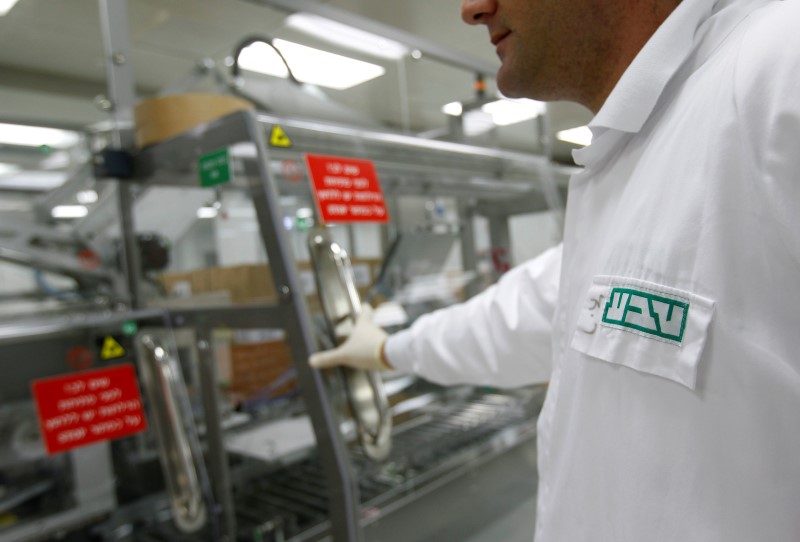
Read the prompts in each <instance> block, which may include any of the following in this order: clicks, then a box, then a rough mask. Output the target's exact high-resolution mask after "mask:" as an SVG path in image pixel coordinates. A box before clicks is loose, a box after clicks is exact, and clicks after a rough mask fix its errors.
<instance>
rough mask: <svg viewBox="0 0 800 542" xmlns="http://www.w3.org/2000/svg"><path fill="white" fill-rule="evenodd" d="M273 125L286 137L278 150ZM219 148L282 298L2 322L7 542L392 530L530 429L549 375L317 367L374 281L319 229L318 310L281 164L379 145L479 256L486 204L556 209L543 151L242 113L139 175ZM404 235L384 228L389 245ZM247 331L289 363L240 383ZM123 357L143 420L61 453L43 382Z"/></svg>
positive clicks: (515, 445) (332, 535)
mask: <svg viewBox="0 0 800 542" xmlns="http://www.w3.org/2000/svg"><path fill="white" fill-rule="evenodd" d="M275 126H279V127H280V128H281V130H282V131H283V132H285V133H286V134H287V135H288V137H290V138H291V141H292V146H291V147H274V146H272V147H271V146H270V145H269V144H268V141H269V140H268V135H269V134H270V133H272V131H273V129H274V127H275ZM220 150H225V151H226V152H225V153H224V154H225V156H226V157H227V158H226V167H227V168H228V169H229V171H230V181H229V182H228V183H226V184H224V185H220V186H217V187H215V188H214V189H210V190H212V191H213V190H216V191H222V192H236V193H239V194H243V195H244V196H245V197H246V198H247V199H249V200H250V201H252V206H253V210H254V213H253V216H254V219H253V222H254V224H256V225H257V228H258V232H259V236H260V240H261V242H262V244H263V248H264V251H265V253H266V255H267V257H268V260H269V271H268V272H269V273H270V274H271V282H272V284H273V286H274V296H273V298H272V299H271V300H269V301H266V302H260V303H255V304H246V305H231V304H208V303H205V304H203V305H198V304H197V303H198V302H194V303H192V304H189V305H187V304H185V303H184V304H182V305H178V304H174V303H173V304H171V303H169V302H165V303H163V304H162V305H163V306H162V307H160V308H137V309H130V308H127V307H121V308H119V309H116V308H115V309H113V310H112V309H102V310H100V311H97V310H95V311H90V312H81V313H77V312H76V313H71V314H67V315H64V314H59V315H53V316H45V315H43V316H40V317H38V318H35V319H32V320H30V321H25V322H21V321H7V322H6V323H5V324H1V325H0V363H3V364H4V365H5V366H6V367H8V369H7V370H6V371H4V375H5V376H4V378H3V380H2V381H0V434H2V435H4V437H3V438H2V439H0V442H2V443H3V444H1V445H0V542H7V541H8V542H10V541H12V540H13V541H16V540H55V539H59V540H89V541H93V540H97V541H103V542H106V541H138V540H143V541H155V540H171V541H181V540H193V541H194V540H209V541H211V540H214V541H216V540H220V541H221V540H227V541H234V540H242V541H244V540H260V541H275V542H277V541H280V540H293V541H298V542H299V541H304V540H324V539H328V540H331V539H332V540H336V541H351V540H352V541H356V540H366V539H369V540H382V539H387V538H386V537H385V535H386V533H381V525H388V524H389V523H390V518H392V517H398V515H402V514H403V510H409V509H411V508H412V507H413V506H414V503H418V502H420V501H422V500H424V499H426V498H430V497H429V495H432V494H434V493H435V492H437V491H439V490H440V489H441V488H443V487H445V486H447V485H448V484H451V483H454V481H457V480H459V479H461V478H463V477H464V476H465V475H467V474H468V475H469V476H480V472H481V471H482V469H484V468H485V467H486V466H487V465H490V464H491V463H492V462H493V461H494V460H497V458H500V457H503V456H504V455H505V454H511V453H512V452H514V450H518V449H519V448H520V447H521V446H523V445H527V444H530V443H531V442H532V440H533V437H534V436H535V418H536V415H537V412H538V408H539V406H540V404H541V400H542V397H543V393H544V390H543V389H541V388H530V389H523V390H517V391H515V392H500V391H498V390H491V389H476V388H470V387H459V388H452V389H445V388H441V387H438V386H435V385H432V384H430V383H427V382H424V381H422V380H419V379H416V378H413V377H409V376H404V375H397V374H392V373H387V374H366V373H357V372H350V373H348V372H333V373H331V374H327V373H325V374H323V373H320V372H318V371H315V370H312V369H311V368H310V367H309V366H308V364H307V362H306V360H307V359H308V355H309V354H310V353H311V352H313V351H316V350H318V349H320V348H327V347H331V346H333V345H334V344H336V343H337V342H340V341H341V340H342V339H343V338H344V337H346V335H347V333H348V332H349V326H351V325H352V322H353V318H354V317H355V316H356V315H357V314H358V311H359V309H360V295H359V294H358V292H356V289H355V286H354V283H353V275H352V269H351V266H350V264H349V258H348V256H347V254H346V252H345V251H344V250H343V248H342V246H341V245H340V244H338V243H336V242H335V241H334V240H333V239H332V238H331V236H329V235H328V233H329V232H326V231H325V230H312V232H311V234H310V237H309V242H308V245H307V247H306V246H302V245H301V248H302V250H309V254H308V256H309V257H310V260H311V264H312V269H313V272H314V280H315V281H316V290H317V292H318V296H319V298H318V300H319V308H318V309H315V308H314V306H313V304H312V303H310V302H309V299H308V298H307V296H306V295H305V293H304V288H303V283H302V281H301V273H300V269H299V264H298V261H299V260H301V259H303V258H301V257H300V256H301V255H298V254H296V251H297V250H298V246H297V245H296V244H295V245H294V246H293V244H292V242H291V239H290V238H289V235H290V233H289V232H287V230H286V228H285V226H284V219H285V214H284V211H283V209H282V207H281V203H280V202H281V198H282V197H285V196H292V197H293V198H295V199H297V200H300V201H305V202H308V204H309V206H311V203H312V201H313V196H312V194H311V193H310V191H309V188H308V184H307V183H305V182H302V181H304V180H305V178H306V173H305V169H304V168H302V167H301V168H299V169H298V168H296V167H293V168H287V167H286V164H287V163H292V164H302V163H303V154H304V153H306V152H313V153H318V154H329V155H330V154H335V155H341V156H357V157H360V158H365V159H369V160H371V161H373V163H374V164H375V166H376V168H377V170H378V174H379V175H380V179H381V184H382V187H383V190H384V191H385V192H386V193H387V194H391V196H392V197H391V199H390V201H396V199H397V198H399V197H402V196H405V195H425V196H439V197H448V198H453V199H454V200H456V201H458V208H459V211H460V214H461V217H462V220H461V222H460V228H459V229H458V230H457V231H453V232H449V233H448V235H447V237H449V239H448V240H447V243H449V244H452V243H454V242H458V243H460V246H461V254H462V265H463V268H464V269H474V267H475V262H476V258H477V256H476V254H475V251H474V242H473V237H474V231H473V227H474V225H473V221H472V220H471V217H472V216H473V215H474V214H481V213H484V214H491V215H492V217H494V218H497V217H505V218H506V219H507V218H508V217H509V216H511V215H513V214H515V213H518V212H530V211H535V210H542V209H546V208H548V201H549V200H550V199H551V197H550V196H548V191H552V190H555V189H556V188H555V185H554V184H553V175H552V171H550V169H549V164H548V163H547V162H546V161H545V160H543V159H541V158H540V157H536V156H529V155H525V154H521V153H511V152H504V151H499V150H495V149H486V148H482V147H473V146H468V145H460V144H455V143H444V142H436V141H430V140H424V139H421V138H416V137H412V136H408V135H403V134H397V133H393V132H382V131H376V130H366V129H361V128H353V127H348V126H340V125H332V124H326V123H316V122H310V121H306V120H297V119H289V118H280V117H275V116H269V115H264V114H257V113H253V112H249V111H246V112H237V113H234V114H232V115H229V116H227V117H224V118H221V119H219V120H216V121H213V122H210V123H207V124H205V125H202V126H199V127H197V128H195V129H193V130H191V131H190V132H189V133H186V134H184V135H182V136H179V137H177V138H175V139H172V140H169V141H166V142H164V143H160V144H158V145H154V146H152V147H149V148H147V149H145V150H143V151H142V152H141V153H140V155H139V156H138V157H137V158H136V168H135V169H136V171H137V172H138V173H137V177H136V178H135V179H133V180H131V181H129V182H133V183H136V184H137V186H138V190H139V191H140V193H146V192H147V191H148V190H159V189H160V188H163V187H171V188H179V189H180V188H185V189H187V190H188V189H190V188H191V189H194V190H196V189H197V186H198V175H199V172H198V169H199V167H200V165H199V162H198V157H202V156H206V155H209V154H210V153H215V152H219V151H220ZM391 207H392V205H391V204H390V212H392V208H391ZM505 223H506V224H505V226H503V221H502V220H493V221H492V222H491V224H492V227H493V228H494V229H495V230H496V231H495V232H494V234H495V235H494V237H496V238H498V239H502V238H505V239H506V240H507V239H508V231H507V220H506V221H505ZM395 229H396V226H393V225H390V226H387V227H384V228H383V230H382V235H383V236H384V241H385V243H384V246H386V247H388V246H389V245H390V244H391V243H390V241H391V239H392V238H394V237H396V236H397V231H394V230H395ZM504 229H505V231H503V230H504ZM129 233H132V235H129V237H130V238H131V239H135V232H129ZM295 234H296V232H291V235H295ZM439 240H441V238H437V239H436V242H438V241H439ZM420 242H422V241H420ZM420 246H422V245H420ZM434 250H440V249H434ZM399 252H403V254H404V255H403V258H406V259H408V258H414V257H415V256H416V257H419V258H424V254H425V250H422V249H420V250H419V251H415V250H409V249H402V250H399ZM399 252H398V253H399ZM302 256H305V255H302ZM396 257H397V256H395V258H396ZM387 273H388V271H387ZM470 287H471V284H469V283H467V284H466V288H465V289H466V290H467V291H468V290H469V289H470ZM385 293H386V292H385V291H384V292H383V294H382V295H385ZM236 334H242V335H245V334H255V335H257V336H261V337H264V336H269V337H276V338H278V340H277V341H274V342H278V343H281V344H283V345H284V346H282V347H280V348H282V349H283V350H280V351H278V350H268V349H265V350H264V351H263V352H261V351H259V352H258V356H256V357H255V358H254V361H253V362H252V366H253V367H254V370H258V371H262V370H267V369H270V367H273V366H274V367H278V366H281V363H285V360H286V359H288V360H289V363H288V364H286V366H285V367H281V369H280V371H277V370H276V372H275V373H274V374H270V376H269V378H268V382H267V383H265V384H264V385H262V386H261V387H260V388H258V390H257V391H256V392H253V393H250V394H249V395H247V396H245V397H242V396H238V397H237V396H236V395H235V394H233V393H231V392H230V390H229V389H227V388H226V382H225V376H224V375H223V374H222V373H223V372H224V371H225V370H226V369H225V367H226V361H225V352H227V351H228V350H229V348H228V347H227V346H226V345H227V344H229V343H230V338H231V336H235V335H236ZM108 337H111V338H112V339H113V341H114V343H113V344H116V345H117V346H118V347H119V348H118V349H117V348H116V347H109V346H108V345H109V344H112V343H109V342H107V341H108ZM113 344H112V346H113ZM254 351H255V350H254ZM108 354H118V355H113V356H112V355H108ZM281 356H284V357H283V358H282V357H281ZM281 360H283V361H281ZM248 363H250V362H248ZM123 364H128V365H131V366H133V368H134V369H135V375H136V382H137V384H138V386H139V388H140V390H141V401H142V405H143V412H144V414H145V416H146V418H147V428H146V430H144V431H141V432H137V433H135V434H132V435H129V436H124V437H121V438H118V439H113V440H106V441H102V442H99V443H96V444H91V445H88V446H84V447H79V448H75V449H72V450H69V451H65V452H62V453H58V454H54V455H48V454H47V453H46V452H45V451H44V447H43V445H42V439H41V435H40V429H39V422H38V419H37V413H36V408H35V406H34V401H33V397H32V394H31V391H30V384H31V382H33V381H37V380H41V379H44V378H49V377H55V376H64V375H72V374H81V371H86V370H94V369H105V368H111V367H115V366H119V365H123ZM287 383H288V384H291V385H289V386H287ZM281 390H282V391H281ZM487 484H488V482H487ZM487 487H489V486H488V485H487ZM404 540H414V532H413V531H412V530H410V531H409V532H408V533H407V536H405V537H404Z"/></svg>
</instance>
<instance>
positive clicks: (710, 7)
mask: <svg viewBox="0 0 800 542" xmlns="http://www.w3.org/2000/svg"><path fill="white" fill-rule="evenodd" d="M768 1H770V0H683V1H682V2H681V3H680V4H679V5H678V7H677V8H675V10H674V11H673V12H672V13H671V14H670V16H669V17H667V19H666V20H665V21H664V23H663V24H662V25H661V26H660V27H659V28H658V30H656V32H655V34H653V36H652V37H651V38H650V40H648V42H647V43H646V44H645V46H644V47H643V48H642V50H641V51H640V52H639V54H638V55H636V57H635V58H634V59H633V62H631V64H630V66H628V68H627V69H626V70H625V73H623V75H622V77H621V78H620V80H619V81H618V82H617V84H616V86H615V87H614V89H613V90H612V91H611V94H610V95H609V96H608V98H607V99H606V101H605V103H604V104H603V106H602V108H601V109H600V111H599V112H598V113H597V115H595V117H594V118H593V119H592V121H591V122H590V123H589V128H590V129H591V131H592V139H593V142H592V144H591V145H590V146H589V147H586V148H584V149H578V150H576V151H573V156H574V158H575V162H576V163H578V164H580V165H588V163H589V162H593V161H595V160H596V159H598V158H600V157H601V156H602V155H605V154H606V153H608V152H609V151H610V150H611V148H613V147H614V146H615V145H616V143H617V142H618V141H619V140H620V139H623V138H624V135H625V134H626V133H627V134H631V133H637V132H639V130H641V129H642V126H644V124H645V122H646V121H647V119H648V118H650V115H651V114H652V113H653V110H654V109H655V107H656V104H657V103H658V100H659V98H660V97H661V95H662V93H663V92H664V89H665V88H666V86H667V84H668V83H669V82H670V80H671V79H672V78H673V76H674V75H675V74H676V73H677V72H678V70H679V69H680V68H681V66H683V65H684V64H686V63H687V61H688V60H689V59H690V58H692V59H694V61H695V62H697V61H698V60H701V61H704V60H705V58H707V57H708V56H709V55H710V54H711V52H712V51H713V50H714V49H715V48H716V46H718V45H719V43H720V42H721V41H722V40H723V39H724V38H725V37H726V36H727V35H728V34H729V33H730V32H731V31H732V30H733V28H734V27H735V26H736V25H737V24H738V23H739V22H741V20H742V19H744V17H746V16H747V14H748V13H750V12H752V11H753V10H754V9H755V8H757V7H759V6H761V5H763V4H765V3H767V2H768ZM699 57H702V58H699Z"/></svg>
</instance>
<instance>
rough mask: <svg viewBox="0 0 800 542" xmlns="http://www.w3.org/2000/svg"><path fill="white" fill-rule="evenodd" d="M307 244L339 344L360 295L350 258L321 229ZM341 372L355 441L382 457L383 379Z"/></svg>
mask: <svg viewBox="0 0 800 542" xmlns="http://www.w3.org/2000/svg"><path fill="white" fill-rule="evenodd" d="M308 246H309V251H310V253H311V262H312V265H313V267H314V277H315V279H316V282H317V292H318V293H319V297H320V302H321V303H322V310H323V314H324V315H325V319H326V320H327V323H328V329H329V331H330V333H331V335H332V337H331V339H333V341H334V343H341V342H343V341H344V340H345V339H346V338H347V335H349V333H350V331H351V330H352V326H353V325H354V324H355V321H356V319H357V318H358V315H359V314H360V313H361V298H360V296H359V295H358V290H357V289H356V285H355V280H354V278H353V268H352V266H351V265H350V259H349V258H348V256H347V252H346V251H345V250H344V249H343V248H342V247H341V246H339V244H338V243H336V242H334V241H333V240H332V239H331V238H330V235H329V233H328V231H327V230H325V229H316V230H312V232H311V233H310V234H309V238H308ZM343 373H344V376H345V388H346V391H347V399H348V402H349V404H350V409H351V410H352V411H353V415H354V417H355V420H356V425H357V428H358V438H359V442H360V443H361V446H362V448H363V449H364V452H365V453H366V454H367V456H369V457H371V458H373V459H377V460H380V459H384V458H385V457H386V456H387V455H388V454H389V451H390V450H391V432H392V418H391V412H390V409H389V400H388V398H387V397H386V392H385V390H384V388H383V381H382V380H381V378H380V375H379V374H377V373H376V372H374V371H362V370H356V369H350V368H344V369H343Z"/></svg>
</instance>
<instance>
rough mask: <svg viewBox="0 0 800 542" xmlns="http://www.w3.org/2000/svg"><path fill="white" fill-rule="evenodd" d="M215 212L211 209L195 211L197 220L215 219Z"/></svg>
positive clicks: (204, 208)
mask: <svg viewBox="0 0 800 542" xmlns="http://www.w3.org/2000/svg"><path fill="white" fill-rule="evenodd" d="M217 212H218V211H217V210H216V209H214V208H213V207H200V208H199V209H197V218H216V216H217Z"/></svg>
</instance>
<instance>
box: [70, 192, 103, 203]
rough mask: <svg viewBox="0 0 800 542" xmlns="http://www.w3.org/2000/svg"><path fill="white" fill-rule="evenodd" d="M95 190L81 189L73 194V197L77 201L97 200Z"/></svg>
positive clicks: (91, 201) (88, 201) (89, 201)
mask: <svg viewBox="0 0 800 542" xmlns="http://www.w3.org/2000/svg"><path fill="white" fill-rule="evenodd" d="M97 197H98V196H97V192H95V191H94V190H81V191H80V192H78V193H77V194H75V198H76V199H77V200H78V203H83V204H86V203H94V202H96V201H97Z"/></svg>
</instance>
